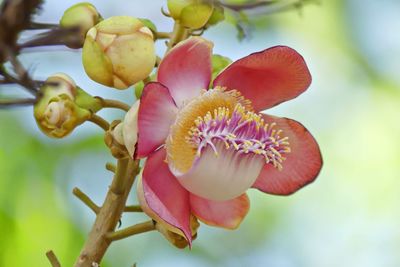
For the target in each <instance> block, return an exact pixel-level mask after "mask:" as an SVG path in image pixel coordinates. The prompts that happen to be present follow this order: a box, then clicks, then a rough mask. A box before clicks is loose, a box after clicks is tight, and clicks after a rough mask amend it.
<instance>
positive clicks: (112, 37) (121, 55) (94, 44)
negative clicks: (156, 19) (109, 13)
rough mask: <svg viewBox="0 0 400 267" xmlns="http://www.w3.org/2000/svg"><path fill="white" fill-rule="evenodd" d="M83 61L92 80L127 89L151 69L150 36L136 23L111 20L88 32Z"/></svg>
mask: <svg viewBox="0 0 400 267" xmlns="http://www.w3.org/2000/svg"><path fill="white" fill-rule="evenodd" d="M82 60H83V67H84V68H85V71H86V73H87V75H88V76H89V77H90V78H91V79H92V80H94V81H96V82H98V83H101V84H103V85H106V86H109V87H114V88H117V89H126V88H128V87H129V86H131V85H133V84H135V83H137V82H139V81H141V80H143V79H144V78H146V77H147V76H148V75H149V74H150V73H151V71H152V70H153V68H154V65H155V62H156V54H155V48H154V40H153V34H152V32H151V30H150V29H149V28H147V27H145V26H144V24H143V23H142V22H141V21H140V20H139V19H136V18H133V17H127V16H117V17H111V18H109V19H106V20H103V21H102V22H100V23H99V24H97V25H96V26H94V27H93V28H91V29H90V30H89V31H88V33H87V35H86V39H85V43H84V45H83V51H82Z"/></svg>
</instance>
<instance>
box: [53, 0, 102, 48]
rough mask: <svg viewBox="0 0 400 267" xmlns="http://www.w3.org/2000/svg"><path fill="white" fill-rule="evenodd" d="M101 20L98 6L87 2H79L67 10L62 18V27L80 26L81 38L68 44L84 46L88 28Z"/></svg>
mask: <svg viewBox="0 0 400 267" xmlns="http://www.w3.org/2000/svg"><path fill="white" fill-rule="evenodd" d="M101 20H102V18H101V16H100V14H99V12H98V11H97V10H96V8H95V7H94V6H93V5H92V4H90V3H87V2H83V3H78V4H76V5H73V6H71V7H70V8H68V9H67V10H65V12H64V14H63V16H62V18H61V20H60V26H61V27H62V28H71V27H79V29H80V40H79V41H78V42H76V43H67V46H68V47H71V48H80V47H82V45H83V43H84V41H85V36H86V33H87V32H88V30H89V29H90V28H92V27H93V26H94V25H96V24H97V23H99V22H100V21H101Z"/></svg>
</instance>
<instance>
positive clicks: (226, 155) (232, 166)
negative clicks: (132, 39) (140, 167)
mask: <svg viewBox="0 0 400 267" xmlns="http://www.w3.org/2000/svg"><path fill="white" fill-rule="evenodd" d="M216 150H217V151H218V156H217V155H216V154H215V152H214V150H213V149H212V147H211V146H210V145H208V146H207V147H206V148H205V149H204V150H203V151H202V153H201V156H200V158H199V159H197V160H196V162H195V163H194V165H193V167H192V169H191V170H190V171H189V172H187V173H185V174H180V173H176V171H174V170H173V169H172V168H171V167H172V166H171V164H170V169H171V171H172V173H173V174H174V175H175V176H176V177H177V178H178V181H179V182H180V183H181V184H182V186H183V187H185V188H186V189H187V190H188V191H190V192H192V193H193V194H195V195H198V196H200V197H203V198H206V199H210V200H216V201H224V200H229V199H233V198H236V197H238V196H240V195H242V194H243V193H244V192H246V190H247V189H249V188H250V187H251V186H252V185H253V184H254V182H255V181H256V179H257V177H258V175H259V174H260V172H261V169H262V168H263V166H264V164H265V161H264V159H263V157H262V156H260V155H256V154H253V153H249V154H243V153H242V154H239V153H238V152H237V151H236V150H235V149H234V148H233V147H231V148H229V149H226V148H225V145H224V144H223V143H221V142H216Z"/></svg>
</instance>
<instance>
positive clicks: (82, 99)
mask: <svg viewBox="0 0 400 267" xmlns="http://www.w3.org/2000/svg"><path fill="white" fill-rule="evenodd" d="M78 103H79V104H78ZM98 109H100V105H99V103H98V102H97V101H96V99H94V98H93V97H91V96H90V95H88V94H87V93H85V92H84V91H83V90H82V89H80V88H79V87H77V86H76V84H75V82H74V81H73V80H72V79H71V77H69V76H68V75H66V74H62V73H58V74H54V75H52V76H50V77H49V78H48V79H47V80H46V82H45V83H44V85H43V86H42V87H41V88H40V98H39V100H38V102H37V103H36V104H35V105H34V110H33V114H34V117H35V119H36V123H37V125H38V126H39V128H40V129H41V130H42V132H43V133H45V134H46V135H48V136H50V137H54V138H62V137H64V136H66V135H68V134H70V133H71V132H72V131H73V130H74V129H75V127H77V126H78V125H80V124H82V123H83V122H85V121H86V120H87V119H89V118H90V117H91V115H92V113H93V112H96V111H97V110H98Z"/></svg>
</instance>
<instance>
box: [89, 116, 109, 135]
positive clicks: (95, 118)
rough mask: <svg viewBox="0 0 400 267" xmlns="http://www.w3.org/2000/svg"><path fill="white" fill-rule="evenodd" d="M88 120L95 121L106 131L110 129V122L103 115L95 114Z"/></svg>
mask: <svg viewBox="0 0 400 267" xmlns="http://www.w3.org/2000/svg"><path fill="white" fill-rule="evenodd" d="M88 121H90V122H93V123H94V124H96V125H98V126H99V127H100V128H102V129H103V130H104V131H108V130H109V129H110V124H109V123H108V122H107V121H106V120H105V119H103V118H102V117H100V116H98V115H96V114H93V115H92V117H90V119H88Z"/></svg>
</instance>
